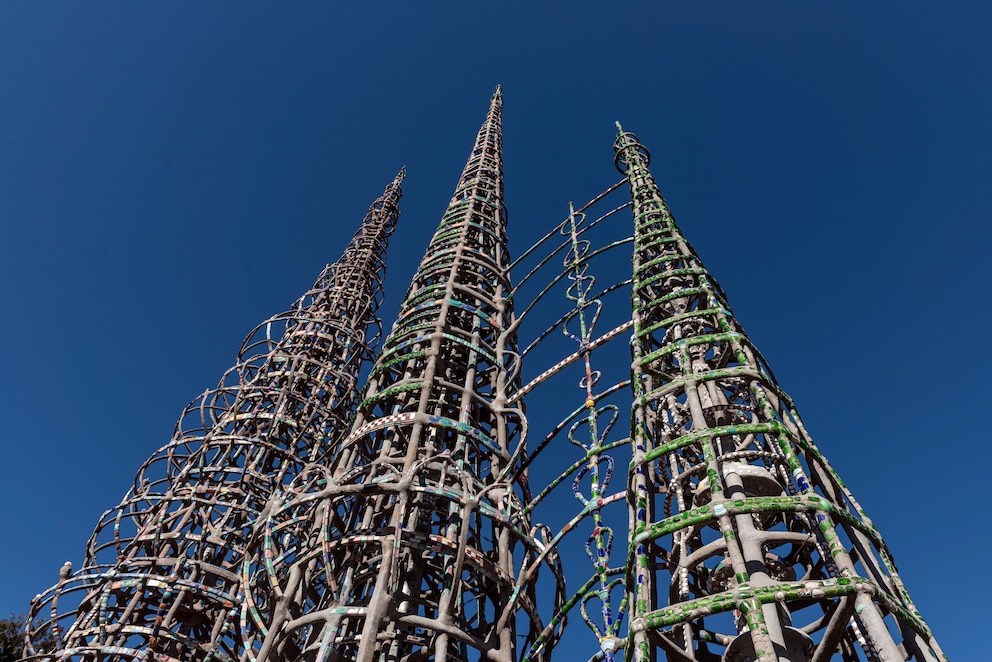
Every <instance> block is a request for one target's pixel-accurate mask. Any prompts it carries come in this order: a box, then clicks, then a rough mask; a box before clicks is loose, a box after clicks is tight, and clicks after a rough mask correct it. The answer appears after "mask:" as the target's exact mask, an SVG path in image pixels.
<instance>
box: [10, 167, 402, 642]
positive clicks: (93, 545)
mask: <svg viewBox="0 0 992 662" xmlns="http://www.w3.org/2000/svg"><path fill="white" fill-rule="evenodd" d="M404 174H405V171H402V170H401V171H400V173H399V174H398V175H397V176H396V177H395V178H394V179H393V181H392V182H391V183H390V184H389V185H388V186H387V187H386V189H385V191H384V192H383V195H382V196H381V197H380V198H378V199H377V200H376V201H375V203H374V204H373V205H372V207H371V208H370V209H369V213H368V215H367V216H366V217H365V220H364V222H363V223H362V226H361V228H360V229H359V230H358V232H357V233H356V234H355V236H354V238H353V239H352V241H351V243H350V244H349V245H348V247H347V248H346V249H345V251H344V255H342V257H341V259H340V260H338V261H337V262H336V263H334V264H333V265H329V266H328V267H327V268H326V269H325V270H324V271H323V272H322V273H321V274H320V276H319V278H318V279H317V281H316V284H315V285H314V287H313V288H312V289H311V290H310V291H308V292H307V293H306V294H305V295H303V297H301V298H300V299H299V300H298V301H297V302H296V304H295V305H294V306H293V307H292V308H291V309H290V310H289V311H287V312H285V313H282V314H280V315H277V316H275V317H273V318H271V319H269V320H267V321H266V322H264V323H263V324H261V325H260V326H259V327H258V328H256V329H255V331H253V332H252V333H251V334H250V335H249V336H248V338H247V339H246V340H245V343H244V345H243V346H242V348H241V351H240V352H239V355H238V362H237V364H236V365H235V366H234V367H233V368H232V369H231V370H230V371H228V373H227V374H226V375H225V376H224V378H223V379H222V380H221V383H220V385H219V386H218V387H217V388H216V389H212V390H208V391H207V392H205V393H204V394H203V395H202V396H200V397H199V398H197V399H196V400H194V401H193V402H192V403H191V404H190V405H189V406H188V407H187V408H186V410H185V411H184V412H183V414H182V416H181V417H180V419H179V423H178V424H177V426H176V430H175V433H174V435H173V438H172V440H171V441H170V442H169V443H168V444H167V445H166V446H165V447H164V448H162V449H161V450H160V451H158V452H157V453H156V454H154V455H153V456H152V457H151V458H150V459H149V460H148V461H147V462H145V464H144V465H142V467H141V469H140V471H139V472H138V475H137V478H136V479H135V484H134V488H133V489H132V490H131V491H130V492H129V493H128V494H127V495H126V496H125V498H124V500H123V501H122V503H121V504H120V505H119V506H117V507H116V508H113V509H111V510H110V511H108V512H107V513H106V514H105V515H104V516H103V518H102V519H101V521H100V523H99V524H98V525H97V527H96V530H95V531H94V533H93V536H92V538H91V539H90V542H89V545H88V548H87V554H86V559H85V562H84V565H83V567H82V568H81V569H80V570H79V571H77V572H76V573H75V574H73V573H72V572H71V566H69V564H67V567H66V568H63V571H62V572H61V573H60V581H59V583H58V584H57V585H56V586H55V587H54V588H52V589H50V590H49V591H48V592H46V593H45V594H44V595H41V596H38V597H37V598H36V599H35V600H34V601H33V602H32V604H31V612H30V619H29V622H30V623H33V624H34V625H32V628H33V630H32V631H31V632H29V637H28V639H29V647H28V653H33V654H35V657H34V658H33V659H51V660H54V659H59V660H65V659H73V660H150V659H155V660H197V661H200V660H203V661H206V660H211V661H223V660H236V659H238V657H239V656H240V650H239V649H240V637H239V636H238V633H237V631H236V627H235V626H236V623H237V614H238V613H240V609H239V605H240V602H241V593H242V586H241V581H240V580H241V566H242V563H243V560H244V551H245V548H246V546H247V544H248V541H249V540H250V538H251V535H252V532H253V530H254V527H255V525H256V520H257V519H258V517H259V515H260V513H261V512H262V510H263V508H264V507H265V505H266V503H268V501H269V499H270V497H271V494H272V492H273V491H274V490H275V489H276V488H277V487H278V486H280V485H281V484H282V483H284V482H286V481H289V480H291V479H292V478H294V477H295V475H297V474H298V473H299V472H300V471H301V470H302V468H303V467H304V466H306V465H307V464H309V463H312V462H319V461H326V458H327V457H328V456H330V455H331V454H332V453H333V451H334V449H335V448H336V444H337V442H339V441H340V439H341V437H342V436H343V434H344V432H346V431H347V429H348V426H349V424H350V422H351V419H352V416H353V412H354V405H355V393H356V385H357V380H358V376H359V371H360V369H361V366H362V364H363V363H364V362H365V361H367V360H370V359H371V358H372V356H373V352H374V346H375V345H376V344H377V341H378V337H379V330H380V324H379V321H378V318H377V317H376V311H377V308H378V305H379V303H380V302H381V299H382V278H383V273H384V268H385V263H384V261H383V258H384V253H385V250H386V245H387V240H388V238H389V236H390V234H391V233H392V231H393V229H394V228H395V225H396V220H397V217H398V215H399V208H398V203H399V199H400V196H401V195H402V190H401V188H400V184H401V182H402V180H403V177H404ZM49 615H50V618H49ZM52 639H54V642H55V650H48V648H49V642H50V641H51V640H52ZM30 642H42V644H43V645H41V646H38V647H37V648H36V647H35V645H34V643H30ZM43 649H44V652H43Z"/></svg>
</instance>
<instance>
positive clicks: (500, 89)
mask: <svg viewBox="0 0 992 662" xmlns="http://www.w3.org/2000/svg"><path fill="white" fill-rule="evenodd" d="M496 100H499V101H502V100H503V86H502V85H499V84H497V85H496V91H495V92H493V101H496Z"/></svg>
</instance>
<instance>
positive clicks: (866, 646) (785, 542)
mask: <svg viewBox="0 0 992 662" xmlns="http://www.w3.org/2000/svg"><path fill="white" fill-rule="evenodd" d="M617 129H618V132H619V135H618V137H617V139H616V143H615V150H616V160H617V166H618V168H619V169H620V170H621V172H626V174H627V177H628V179H629V183H630V191H631V196H632V200H633V214H634V222H635V227H634V239H635V251H634V275H633V276H634V277H633V294H632V296H633V307H634V317H633V321H634V338H633V341H632V345H631V346H632V352H633V374H632V384H633V389H634V404H633V411H632V430H631V440H632V444H633V462H632V465H631V466H632V470H631V474H630V485H629V497H628V498H629V502H630V503H631V524H632V531H631V546H632V547H631V551H630V557H629V559H630V564H629V566H628V588H629V591H630V604H631V605H632V611H633V613H632V615H631V643H630V644H629V646H632V647H633V655H634V656H635V659H637V660H639V661H644V662H646V661H648V660H655V659H656V658H657V656H658V651H659V650H660V651H662V652H663V653H664V655H666V656H667V659H669V660H689V659H692V660H715V659H717V656H719V655H721V654H722V655H723V658H722V659H723V660H726V661H728V662H729V661H736V660H742V661H744V660H787V661H789V662H809V661H813V662H826V660H832V659H843V660H845V661H846V662H850V661H855V660H862V659H868V660H885V661H895V660H903V659H913V660H920V661H923V660H925V661H928V662H930V661H934V660H938V659H942V654H941V652H940V649H939V648H938V646H937V643H936V642H935V641H934V639H933V637H932V635H931V633H930V631H929V630H928V628H927V626H926V624H925V623H924V622H923V620H922V619H921V618H920V615H919V614H918V613H917V611H916V609H915V607H914V606H913V603H912V601H911V600H910V599H909V595H908V594H907V593H906V591H905V589H904V587H903V585H902V582H901V581H900V579H899V576H898V574H896V571H895V566H894V565H893V563H892V559H891V557H890V555H889V552H888V549H887V548H886V546H885V544H884V542H883V541H882V539H881V537H880V536H879V534H878V532H877V531H876V530H875V528H874V526H873V525H872V523H871V520H869V519H868V517H867V516H866V515H865V513H864V512H863V511H862V510H861V508H860V507H859V506H858V504H857V502H856V501H855V500H854V497H853V496H852V495H851V493H850V492H849V491H848V490H847V488H846V487H845V486H844V484H843V483H842V482H841V481H840V479H839V478H838V477H837V475H836V474H835V473H834V471H833V470H832V469H831V467H830V465H829V464H828V463H827V460H826V459H825V458H824V457H823V455H821V454H820V452H819V450H817V448H816V446H815V445H814V444H813V442H812V440H811V439H810V437H809V435H808V434H807V432H806V430H805V428H804V427H803V424H802V421H801V420H800V418H799V415H798V413H797V412H796V409H795V407H794V406H793V404H792V401H791V400H790V399H789V398H788V396H786V395H785V393H784V392H783V391H782V390H781V389H780V388H779V386H778V384H777V383H776V381H775V378H774V376H773V375H772V372H771V370H770V369H769V368H768V366H767V365H766V364H765V362H764V359H763V358H762V357H761V354H760V353H759V352H758V350H757V348H755V346H754V344H753V343H752V342H751V340H750V339H749V338H748V336H747V334H746V333H745V332H744V330H743V328H742V327H741V326H740V324H739V323H738V322H737V320H736V318H735V317H734V315H733V313H731V311H730V307H729V305H728V304H727V299H726V296H725V295H724V293H723V290H722V289H721V288H720V286H719V285H718V284H717V282H716V281H715V280H714V279H713V277H712V276H711V275H710V274H709V272H708V271H707V270H706V268H705V267H704V266H703V264H702V262H701V261H700V260H699V258H698V256H697V255H696V253H695V251H694V250H693V249H692V247H691V246H690V245H689V243H688V242H687V241H686V240H685V238H684V237H683V236H682V233H681V231H680V230H679V228H678V226H677V225H676V224H675V221H674V220H673V218H672V215H671V213H670V212H669V210H668V207H667V205H666V203H665V200H664V198H663V197H662V195H661V193H660V192H659V190H658V186H657V184H656V183H655V181H654V179H653V178H652V176H651V173H650V172H649V171H648V162H649V155H648V152H647V150H646V149H645V148H644V147H643V146H642V145H641V144H640V142H639V141H638V140H637V137H636V136H634V134H632V133H626V132H624V131H623V130H622V128H621V127H620V125H619V124H618V125H617ZM712 649H717V650H716V651H714V650H712ZM858 650H860V651H861V653H858V652H856V651H858ZM835 654H836V655H839V656H840V657H839V658H837V657H834V655H835ZM862 656H863V657H862Z"/></svg>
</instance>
